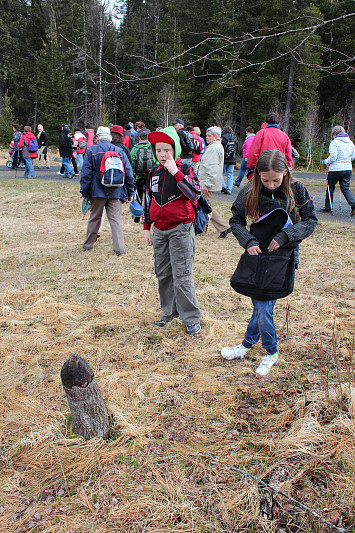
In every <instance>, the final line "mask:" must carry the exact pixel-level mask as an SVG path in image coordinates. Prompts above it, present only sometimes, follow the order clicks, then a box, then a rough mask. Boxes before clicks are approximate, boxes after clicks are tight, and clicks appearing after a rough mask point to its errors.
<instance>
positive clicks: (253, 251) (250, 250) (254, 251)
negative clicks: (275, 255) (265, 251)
mask: <svg viewBox="0 0 355 533" xmlns="http://www.w3.org/2000/svg"><path fill="white" fill-rule="evenodd" d="M247 252H248V254H250V255H259V254H261V253H262V252H261V250H260V248H259V245H257V246H250V248H248V249H247Z"/></svg>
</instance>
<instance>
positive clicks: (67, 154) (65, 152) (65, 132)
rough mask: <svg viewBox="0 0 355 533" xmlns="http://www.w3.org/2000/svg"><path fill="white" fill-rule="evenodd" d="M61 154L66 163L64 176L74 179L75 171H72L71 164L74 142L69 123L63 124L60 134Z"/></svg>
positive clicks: (63, 161)
mask: <svg viewBox="0 0 355 533" xmlns="http://www.w3.org/2000/svg"><path fill="white" fill-rule="evenodd" d="M59 154H60V157H61V158H62V163H63V165H64V177H65V178H69V179H72V178H73V177H74V176H75V172H73V171H72V168H71V166H70V161H71V158H72V155H73V142H72V135H71V133H70V129H69V126H68V124H62V131H61V132H60V135H59Z"/></svg>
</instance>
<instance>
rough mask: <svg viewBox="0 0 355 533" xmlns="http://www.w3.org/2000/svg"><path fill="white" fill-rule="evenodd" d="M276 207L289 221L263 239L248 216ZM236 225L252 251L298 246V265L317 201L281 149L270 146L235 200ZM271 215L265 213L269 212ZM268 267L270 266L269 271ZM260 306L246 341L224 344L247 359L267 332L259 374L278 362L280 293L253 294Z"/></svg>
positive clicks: (229, 353)
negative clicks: (269, 295)
mask: <svg viewBox="0 0 355 533" xmlns="http://www.w3.org/2000/svg"><path fill="white" fill-rule="evenodd" d="M275 209H278V210H279V209H281V210H283V211H286V212H287V214H288V218H289V224H288V227H286V225H285V226H284V227H282V226H281V227H280V229H279V230H277V232H276V234H275V235H273V236H272V238H271V240H268V242H259V241H258V239H257V238H256V237H255V236H254V235H253V234H252V233H251V232H250V231H249V230H248V229H247V220H248V219H249V220H250V221H251V222H252V223H256V222H258V221H259V219H260V218H261V217H262V221H263V223H264V226H265V225H267V222H266V220H267V217H265V215H269V214H270V213H271V212H274V210H275ZM232 214H233V216H232V218H231V219H230V221H229V223H230V227H231V229H232V232H233V235H234V236H235V237H236V238H237V239H238V241H239V244H240V245H241V246H242V247H243V248H244V249H245V250H246V251H247V252H248V254H249V255H251V256H256V255H259V254H263V253H264V254H272V253H273V252H275V251H276V250H278V249H279V248H282V247H284V248H293V249H294V261H295V267H296V268H298V244H299V243H300V242H301V241H302V240H303V239H305V238H306V237H309V236H310V235H311V234H312V233H313V231H314V229H315V226H316V224H317V217H316V214H315V209H314V205H313V201H312V200H311V198H310V196H309V194H308V191H307V189H306V188H305V187H304V186H303V185H302V183H300V182H298V181H295V180H294V179H293V178H292V175H291V173H290V171H289V169H288V165H287V161H286V158H285V156H284V155H283V154H282V153H281V152H280V151H279V150H265V151H264V152H262V154H261V155H260V157H259V159H258V162H257V164H256V167H255V172H254V178H253V179H252V180H251V182H250V183H249V184H248V185H247V186H246V187H244V188H243V189H242V190H241V191H240V193H239V195H238V197H237V199H236V200H235V202H234V204H233V206H232ZM264 217H265V218H264ZM267 275H268V273H267V272H265V273H264V276H267ZM252 303H253V306H254V311H253V314H252V317H251V319H250V322H249V325H248V327H247V330H246V332H245V335H244V340H243V341H242V343H241V344H238V345H237V346H232V347H226V348H222V350H221V354H222V357H223V358H224V359H229V360H230V359H243V358H244V356H245V355H246V354H247V353H248V352H249V350H250V348H251V347H252V346H253V345H254V344H256V343H257V342H258V341H259V339H260V338H261V342H262V346H263V348H264V349H265V351H266V354H265V355H264V357H263V358H262V360H261V363H260V365H259V366H258V368H257V369H256V375H257V377H263V376H266V375H267V374H268V373H269V371H270V369H271V368H272V366H273V365H275V364H276V363H277V362H278V353H277V335H276V330H275V324H274V319H273V309H274V305H275V303H276V298H275V299H272V300H265V299H262V298H261V299H260V300H259V299H256V298H252Z"/></svg>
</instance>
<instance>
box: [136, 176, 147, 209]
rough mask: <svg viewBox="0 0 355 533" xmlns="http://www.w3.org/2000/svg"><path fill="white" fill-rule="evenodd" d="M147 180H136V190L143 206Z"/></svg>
mask: <svg viewBox="0 0 355 533" xmlns="http://www.w3.org/2000/svg"><path fill="white" fill-rule="evenodd" d="M146 184H147V178H138V179H137V180H136V189H137V195H138V198H139V202H140V203H141V204H142V205H143V197H144V193H145V189H146Z"/></svg>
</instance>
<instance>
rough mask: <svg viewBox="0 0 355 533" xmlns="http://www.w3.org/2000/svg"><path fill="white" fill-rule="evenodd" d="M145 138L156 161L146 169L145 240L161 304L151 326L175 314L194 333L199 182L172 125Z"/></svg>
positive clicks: (197, 312) (197, 328)
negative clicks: (184, 159)
mask: <svg viewBox="0 0 355 533" xmlns="http://www.w3.org/2000/svg"><path fill="white" fill-rule="evenodd" d="M148 140H149V142H150V144H151V145H152V150H153V153H154V155H155V157H156V159H157V160H158V161H159V163H160V164H159V166H158V167H153V169H152V170H151V172H150V174H149V177H148V180H147V188H146V194H145V202H144V212H143V228H144V239H145V242H146V244H147V245H148V246H153V248H154V265H155V274H156V276H157V278H158V285H159V297H160V305H161V308H162V315H161V317H160V320H156V321H155V325H157V326H160V327H164V326H165V325H166V324H167V323H168V322H170V320H172V319H173V318H174V317H176V316H179V317H180V318H181V320H182V321H183V322H184V324H185V326H186V330H187V333H188V334H189V335H196V333H198V332H199V331H200V330H201V326H200V316H201V312H200V309H199V307H198V303H197V299H196V293H195V287H194V283H193V281H192V279H191V274H192V265H193V261H194V256H195V231H194V225H193V221H194V218H195V208H194V205H193V202H196V201H197V200H198V198H199V197H200V195H201V187H200V183H199V180H198V178H197V176H196V174H195V172H194V170H193V168H192V167H191V166H189V165H186V164H184V165H183V164H182V161H181V159H180V153H181V146H180V141H179V137H178V135H177V133H176V131H175V128H173V127H168V128H165V129H162V130H160V131H153V132H151V133H150V134H149V135H148ZM152 224H154V231H153V238H152V235H151V232H150V227H151V225H152Z"/></svg>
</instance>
